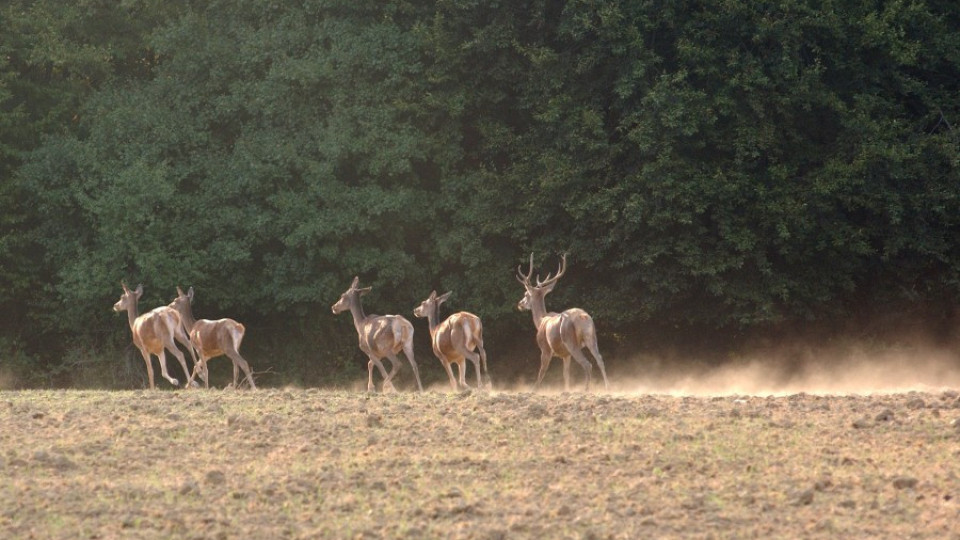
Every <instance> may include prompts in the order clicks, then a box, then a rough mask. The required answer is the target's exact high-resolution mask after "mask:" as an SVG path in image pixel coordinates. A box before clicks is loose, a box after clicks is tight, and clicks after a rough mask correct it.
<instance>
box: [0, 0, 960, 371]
mask: <svg viewBox="0 0 960 540" xmlns="http://www.w3.org/2000/svg"><path fill="white" fill-rule="evenodd" d="M0 28H2V29H3V30H2V32H0V387H105V388H132V387H140V386H142V385H143V381H144V365H143V362H142V360H140V358H139V356H138V355H136V354H135V353H136V351H135V350H134V349H133V348H132V345H131V340H130V328H129V327H128V325H127V320H126V317H125V316H121V315H118V314H117V313H114V312H113V311H112V310H111V306H112V305H113V303H114V302H116V301H117V298H118V297H119V296H120V294H121V292H122V289H121V281H123V282H124V283H126V284H127V285H128V286H130V287H135V286H136V285H138V284H143V287H144V294H143V297H142V300H141V306H142V307H141V311H145V310H147V309H151V308H153V307H156V306H161V305H165V304H167V303H169V302H170V301H171V300H172V299H173V297H174V296H175V295H176V288H177V287H178V286H179V287H183V288H184V289H186V288H187V287H193V288H194V289H195V291H196V301H195V303H194V313H196V315H197V317H198V318H209V319H215V318H219V317H231V318H234V319H236V320H239V321H242V322H243V324H244V325H245V326H246V328H247V337H246V338H245V341H244V347H245V348H244V351H245V356H246V357H247V358H248V359H249V360H250V363H251V365H252V366H253V367H254V370H255V371H257V372H258V373H259V375H258V382H260V383H261V384H262V385H265V386H276V385H284V384H297V385H326V384H339V383H342V382H344V381H348V380H352V379H356V378H361V377H363V376H364V375H365V371H366V369H365V366H366V358H365V357H364V356H363V355H362V353H361V352H360V351H359V350H358V349H357V341H356V340H357V336H356V332H355V331H354V328H353V326H352V323H351V320H350V318H349V317H348V316H347V315H343V316H339V317H338V316H336V315H333V314H332V313H331V310H330V306H331V304H333V303H334V302H335V301H336V300H337V298H338V297H339V295H340V294H341V293H342V292H343V291H344V290H346V289H347V287H348V286H349V284H350V283H351V280H352V279H353V277H354V276H358V277H359V278H360V283H361V284H362V285H363V286H371V287H372V290H371V292H370V293H369V294H367V295H366V296H364V307H365V309H366V310H367V312H368V313H395V314H401V315H403V316H405V317H407V318H408V319H410V320H411V321H413V322H414V326H415V327H416V340H417V341H416V343H417V345H416V350H417V356H418V361H419V363H420V365H421V366H422V367H421V370H422V372H424V377H425V381H426V380H427V379H430V380H442V378H443V377H444V374H443V372H442V369H441V368H440V365H439V363H438V362H437V361H436V359H435V358H434V357H433V355H432V353H431V350H430V345H429V340H428V338H429V336H428V332H427V327H426V323H425V322H424V321H423V320H421V319H414V318H413V316H412V310H413V308H414V307H415V306H416V305H417V304H418V303H419V302H420V301H421V300H423V299H425V298H426V297H427V296H428V295H429V294H430V292H431V291H433V290H436V291H437V292H438V293H444V292H446V291H453V294H452V296H451V297H450V300H449V301H448V302H447V304H446V305H445V309H446V310H447V312H446V314H449V313H451V312H454V311H460V310H466V311H470V312H473V313H475V314H477V315H478V316H479V317H480V318H481V319H482V320H483V324H484V333H485V337H486V341H487V348H488V352H489V354H490V370H491V373H494V374H497V373H499V374H501V376H504V375H506V376H516V375H517V374H525V376H527V377H529V376H532V375H533V374H535V372H536V369H537V360H538V355H539V352H538V350H537V348H536V344H535V342H534V334H535V329H534V327H533V324H532V323H531V320H530V314H529V313H524V312H520V311H518V310H517V302H518V301H519V300H520V298H521V297H522V296H523V287H522V286H521V285H520V284H518V283H517V280H516V274H517V267H518V266H519V265H522V266H523V269H524V270H526V269H527V265H528V264H529V257H530V254H531V253H533V254H534V269H535V270H534V275H536V274H537V273H539V274H540V275H541V276H543V277H545V276H546V275H547V274H548V273H551V272H556V270H557V267H558V266H557V265H558V263H559V261H560V257H561V255H562V254H567V259H568V264H569V270H568V272H566V274H565V275H564V277H563V279H562V280H561V281H560V282H559V284H558V285H557V288H556V291H555V292H553V293H552V294H551V295H550V296H549V297H548V298H547V307H548V308H550V309H553V310H558V311H559V310H562V309H565V308H568V307H573V306H576V307H580V308H583V309H585V310H586V311H588V312H589V313H590V314H591V315H592V316H593V319H594V320H595V322H596V327H597V331H598V335H599V341H600V349H601V351H602V352H603V353H604V355H605V358H606V359H607V360H608V366H609V370H610V373H611V377H613V376H615V374H616V373H617V372H618V371H619V372H621V373H623V372H625V371H628V370H635V369H637V368H638V367H637V366H635V365H634V364H636V363H638V362H642V361H643V354H644V352H645V351H646V352H648V353H650V354H652V353H653V351H657V350H682V351H686V352H689V354H692V355H702V356H703V358H706V359H708V360H711V361H713V360H716V361H722V360H723V358H727V357H729V356H730V355H735V354H736V353H737V351H738V350H742V348H743V347H746V346H748V345H749V343H751V342H756V341H757V340H766V341H771V340H772V341H774V342H776V341H777V340H782V339H787V337H788V336H796V335H807V336H815V337H816V338H817V339H830V338H831V337H834V336H837V335H840V334H842V333H847V332H852V333H855V334H856V335H858V336H865V337H866V338H867V339H877V340H883V339H886V338H890V337H891V336H893V335H895V334H896V332H895V330H896V329H899V328H920V327H922V328H923V329H924V331H925V332H927V333H929V334H930V335H931V336H934V337H935V338H936V339H940V340H943V341H945V342H946V341H949V340H952V339H956V337H957V336H956V335H955V334H956V333H957V332H956V331H957V330H960V313H957V312H956V306H957V305H958V303H960V3H958V2H956V1H953V0H949V1H948V0H900V1H884V0H875V1H862V0H861V1H837V2H834V1H823V0H789V1H788V0H771V1H766V2H755V1H748V0H699V1H697V0H679V1H673V0H671V1H666V0H641V1H637V0H516V1H510V2H503V1H496V0H487V1H482V0H429V1H428V0H387V1H356V0H301V1H296V2H260V1H251V0H233V1H230V2H226V1H220V0H210V1H202V2H200V1H192V0H122V1H119V2H118V1H116V0H74V1H72V2H63V1H61V0H6V1H5V2H3V4H2V6H0ZM219 364H220V365H219V367H220V368H222V369H225V370H228V369H229V362H228V361H226V360H223V361H221V362H219ZM171 365H172V366H175V365H176V363H173V364H171ZM213 367H214V366H213V365H211V369H213ZM408 369H409V368H408ZM555 369H559V368H555ZM408 374H409V371H408ZM495 377H496V375H495Z"/></svg>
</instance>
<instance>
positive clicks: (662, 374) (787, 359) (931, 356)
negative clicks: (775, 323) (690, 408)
mask: <svg viewBox="0 0 960 540" xmlns="http://www.w3.org/2000/svg"><path fill="white" fill-rule="evenodd" d="M629 364H630V365H632V366H635V367H634V368H633V373H632V374H631V376H630V377H629V378H627V379H622V380H619V381H617V383H616V384H615V385H612V386H613V387H614V388H612V390H614V391H616V392H623V393H644V394H665V395H676V396H724V395H759V396H767V395H786V394H797V393H808V394H830V395H851V394H854V395H866V394H885V393H901V392H909V391H925V392H930V391H936V390H942V389H947V388H953V389H956V388H960V354H958V353H957V352H956V351H952V350H948V349H937V348H931V347H923V346H905V347H900V348H883V349H879V350H871V349H870V348H867V347H862V346H856V345H846V346H842V347H832V348H830V347H802V348H800V349H798V348H795V347H794V348H791V349H790V350H783V351H762V352H758V353H754V354H749V355H746V356H744V357H742V358H738V359H732V360H729V361H727V362H723V363H722V364H720V365H716V364H713V365H710V364H707V363H698V362H696V361H684V360H676V359H673V360H666V359H661V358H653V357H647V358H643V357H641V358H637V359H635V360H634V361H633V362H629Z"/></svg>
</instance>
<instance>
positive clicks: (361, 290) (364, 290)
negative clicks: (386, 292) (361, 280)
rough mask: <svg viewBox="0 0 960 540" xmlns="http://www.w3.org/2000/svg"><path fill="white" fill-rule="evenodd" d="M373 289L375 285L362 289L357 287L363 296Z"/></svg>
mask: <svg viewBox="0 0 960 540" xmlns="http://www.w3.org/2000/svg"><path fill="white" fill-rule="evenodd" d="M371 290H373V287H364V288H362V289H357V292H359V293H360V296H363V295H365V294H367V293H368V292H370V291H371Z"/></svg>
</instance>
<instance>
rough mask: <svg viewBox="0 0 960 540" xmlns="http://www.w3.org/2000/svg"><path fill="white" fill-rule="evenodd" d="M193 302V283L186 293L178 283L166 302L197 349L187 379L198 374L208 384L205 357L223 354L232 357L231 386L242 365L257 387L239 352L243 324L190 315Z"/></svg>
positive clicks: (248, 378) (207, 385)
mask: <svg viewBox="0 0 960 540" xmlns="http://www.w3.org/2000/svg"><path fill="white" fill-rule="evenodd" d="M192 303H193V287H190V289H189V290H188V291H187V292H186V293H184V292H183V290H182V289H180V287H177V297H176V298H174V299H173V302H171V303H170V305H169V307H171V308H173V309H175V310H176V311H177V313H179V314H180V320H181V322H182V323H183V327H184V328H185V329H186V331H187V335H188V336H190V342H191V343H192V344H193V347H194V348H195V349H196V351H197V357H198V360H197V362H196V363H195V364H194V365H193V374H191V375H190V382H193V379H194V378H195V377H196V376H197V375H198V374H199V376H200V378H201V379H202V380H203V385H204V387H206V388H210V370H209V369H207V361H208V360H210V359H211V358H216V357H218V356H223V355H226V356H227V358H229V359H230V360H232V361H233V388H239V386H237V379H238V378H239V375H240V370H241V369H242V370H243V374H244V376H245V378H246V381H247V382H248V383H249V384H250V388H252V389H253V390H256V389H257V385H256V383H254V382H253V373H252V372H251V371H250V364H249V363H248V362H247V361H246V360H245V359H244V358H243V356H241V355H240V342H241V341H243V335H244V332H245V331H246V328H244V326H243V325H242V324H240V323H238V322H237V321H235V320H233V319H217V320H215V321H211V320H209V319H200V320H199V321H198V320H196V319H194V318H193V309H192V308H191V307H190V305H191V304H192Z"/></svg>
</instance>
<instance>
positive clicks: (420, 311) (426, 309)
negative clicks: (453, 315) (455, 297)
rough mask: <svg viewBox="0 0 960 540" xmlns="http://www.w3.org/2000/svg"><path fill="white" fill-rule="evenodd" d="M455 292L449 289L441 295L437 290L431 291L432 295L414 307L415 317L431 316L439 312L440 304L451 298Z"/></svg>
mask: <svg viewBox="0 0 960 540" xmlns="http://www.w3.org/2000/svg"><path fill="white" fill-rule="evenodd" d="M451 294H453V291H448V292H446V293H444V294H443V295H441V296H437V291H433V292H431V293H430V297H429V298H427V299H426V300H424V301H423V302H420V305H419V306H417V307H416V308H414V310H413V316H414V317H420V318H424V317H430V315H431V314H435V313H437V311H438V310H439V309H440V304H442V303H444V302H446V301H447V298H450V295H451Z"/></svg>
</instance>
